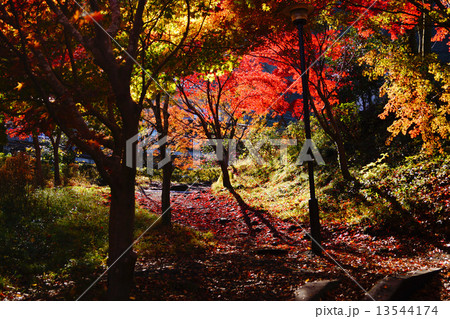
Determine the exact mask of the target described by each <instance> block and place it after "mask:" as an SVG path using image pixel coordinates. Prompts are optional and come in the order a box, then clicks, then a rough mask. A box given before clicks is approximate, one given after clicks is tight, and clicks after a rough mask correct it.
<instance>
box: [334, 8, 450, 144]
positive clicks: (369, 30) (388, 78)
mask: <svg viewBox="0 0 450 319" xmlns="http://www.w3.org/2000/svg"><path fill="white" fill-rule="evenodd" d="M343 5H345V6H346V7H348V8H350V9H351V10H353V13H354V14H361V13H362V12H366V11H367V9H368V8H370V10H369V11H367V17H364V19H361V20H360V21H359V22H358V23H356V24H355V27H356V28H357V30H358V31H359V32H360V33H361V34H362V36H364V37H366V39H367V41H366V43H365V47H366V54H365V55H364V56H363V57H361V60H360V61H361V63H364V64H365V65H366V66H367V69H366V71H365V73H366V75H367V76H369V77H370V78H371V79H377V78H382V79H384V84H383V85H382V87H381V90H380V93H381V95H385V96H386V97H387V99H388V103H387V104H386V105H385V108H384V112H383V113H382V114H380V117H381V118H383V119H385V118H386V117H387V116H388V115H389V114H391V113H393V114H395V116H396V119H395V120H394V122H393V124H392V125H391V126H390V127H389V128H388V130H389V131H390V132H391V133H392V135H391V137H390V138H389V139H388V141H387V143H390V142H391V141H392V139H393V138H394V137H395V136H397V135H399V134H404V135H406V134H409V135H410V136H411V137H413V138H414V137H417V136H421V138H422V140H423V148H424V150H426V152H428V153H431V152H433V151H434V150H436V149H438V150H440V151H441V152H442V147H441V146H442V143H441V141H443V140H445V139H446V138H447V137H448V136H449V133H450V122H449V121H448V115H449V114H450V108H449V99H448V94H449V91H448V88H449V81H450V78H449V74H450V73H449V68H448V65H446V64H444V63H442V62H441V61H440V59H439V57H438V56H437V55H436V54H434V53H433V52H432V43H433V42H444V41H446V42H447V43H446V44H447V46H448V45H449V42H448V34H449V31H450V24H449V23H450V16H449V14H448V9H447V7H448V5H449V3H448V1H408V0H404V1H378V2H377V3H376V4H374V5H373V6H370V4H369V3H368V2H367V1H358V2H353V3H350V2H348V1H344V2H343ZM381 29H384V30H386V31H387V32H385V33H381V32H379V31H380V30H381ZM433 30H435V33H434V35H433V32H434V31H433Z"/></svg>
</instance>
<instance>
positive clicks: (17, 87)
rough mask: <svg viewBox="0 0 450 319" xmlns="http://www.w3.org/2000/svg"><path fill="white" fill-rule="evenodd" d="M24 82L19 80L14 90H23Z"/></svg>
mask: <svg viewBox="0 0 450 319" xmlns="http://www.w3.org/2000/svg"><path fill="white" fill-rule="evenodd" d="M23 85H24V83H23V82H17V86H16V87H15V88H14V90H17V91H20V90H22V87H23Z"/></svg>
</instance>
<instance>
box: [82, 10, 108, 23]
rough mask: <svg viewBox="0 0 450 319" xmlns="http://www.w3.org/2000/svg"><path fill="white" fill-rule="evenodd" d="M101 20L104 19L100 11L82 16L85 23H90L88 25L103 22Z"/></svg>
mask: <svg viewBox="0 0 450 319" xmlns="http://www.w3.org/2000/svg"><path fill="white" fill-rule="evenodd" d="M103 18H104V17H103V14H102V13H101V12H100V11H95V12H92V13H86V14H85V15H84V19H85V20H86V21H87V22H90V23H94V21H95V22H100V21H102V20H103Z"/></svg>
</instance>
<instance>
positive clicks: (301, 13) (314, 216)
mask: <svg viewBox="0 0 450 319" xmlns="http://www.w3.org/2000/svg"><path fill="white" fill-rule="evenodd" d="M289 11H290V15H291V19H292V22H293V23H294V25H295V26H296V27H297V29H298V44H299V50H300V69H301V72H302V88H303V94H302V96H303V121H304V123H305V136H306V140H311V123H310V120H309V105H308V101H309V88H308V72H307V71H306V62H305V44H304V41H303V33H304V32H303V27H304V26H305V24H306V22H307V18H308V13H309V11H310V8H309V7H308V6H302V5H297V6H294V7H292V8H291V9H290V10H289ZM312 158H314V157H312ZM313 165H314V162H313V161H308V176H309V192H310V200H309V222H310V225H311V235H310V236H311V250H312V252H313V253H314V254H316V255H321V254H322V248H321V244H320V243H321V238H320V220H319V204H318V202H317V198H316V190H315V186H314V167H313Z"/></svg>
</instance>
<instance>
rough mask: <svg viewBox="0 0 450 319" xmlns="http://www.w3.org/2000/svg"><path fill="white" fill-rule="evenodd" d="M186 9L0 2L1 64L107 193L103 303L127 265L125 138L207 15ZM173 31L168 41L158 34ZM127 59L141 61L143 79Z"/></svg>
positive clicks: (129, 274) (125, 283) (131, 257)
mask: <svg viewBox="0 0 450 319" xmlns="http://www.w3.org/2000/svg"><path fill="white" fill-rule="evenodd" d="M192 3H193V1H191V0H179V1H178V0H177V1H167V2H165V1H147V0H139V1H134V2H119V1H116V0H110V1H104V2H98V1H90V2H89V4H84V3H83V7H81V8H80V7H79V6H78V4H77V3H75V2H74V3H72V2H65V1H55V0H46V1H21V0H10V1H7V2H2V4H1V5H0V25H1V27H0V39H1V41H2V47H3V51H5V55H2V60H1V63H2V68H3V69H8V70H9V72H8V73H12V74H14V73H17V72H22V71H21V70H23V82H24V83H25V84H26V85H28V86H30V87H33V90H34V92H33V96H34V97H35V98H37V99H39V100H40V101H41V102H42V104H43V105H44V106H45V108H46V110H47V111H48V113H49V114H50V115H51V117H52V118H53V119H54V120H55V122H56V123H57V125H58V126H59V127H60V128H61V130H62V131H63V132H64V134H65V135H67V137H68V138H69V139H70V140H71V141H72V142H73V143H74V144H75V145H76V146H77V148H78V149H80V150H81V151H83V152H85V153H87V154H89V155H90V156H92V158H93V159H94V161H95V163H96V167H97V169H98V171H99V173H100V175H101V176H102V178H103V179H104V180H105V181H106V182H107V183H108V185H109V186H110V188H111V207H110V218H109V252H108V266H109V267H111V268H110V269H109V271H108V295H109V298H110V299H126V298H127V297H128V295H129V293H130V290H131V288H132V282H133V272H134V265H135V260H136V254H135V253H134V252H133V251H132V249H131V248H132V243H133V230H134V211H135V199H134V198H135V196H134V192H135V190H134V184H135V175H136V168H135V167H128V166H127V165H126V161H125V158H126V154H125V152H126V141H127V140H129V139H131V138H133V137H134V136H135V135H136V134H137V133H138V127H139V120H140V117H141V112H142V110H143V108H144V107H145V106H144V101H145V100H146V99H147V98H148V96H147V94H148V93H149V92H150V94H153V93H151V92H154V91H157V90H159V89H160V88H158V84H156V82H158V81H161V80H169V78H164V76H163V75H164V74H165V72H166V71H167V70H168V69H169V70H170V69H171V70H173V69H177V68H182V67H183V66H182V65H179V64H177V63H176V56H177V54H178V53H180V52H181V49H182V48H183V44H184V43H186V41H187V40H188V38H189V37H190V36H192V32H194V35H193V36H195V35H196V34H197V33H198V31H199V30H198V29H195V30H192V29H191V28H190V27H189V22H188V21H189V17H190V16H195V15H196V14H198V15H202V14H204V15H212V14H215V11H214V10H212V6H213V5H214V3H212V2H210V3H208V4H205V3H204V2H198V3H197V2H196V3H195V8H196V10H195V12H194V10H192V7H193V6H192ZM225 20H226V17H225ZM168 21H171V23H168ZM169 27H170V28H171V29H168V28H169ZM173 33H175V34H176V35H177V36H175V37H171V38H168V37H167V36H168V35H170V34H173ZM49 35H51V37H49ZM143 43H144V44H143ZM3 57H5V58H3ZM136 61H140V62H141V61H142V62H143V64H144V69H145V72H144V73H142V71H143V70H142V68H141V67H140V66H138V65H137V64H136ZM169 74H170V73H169ZM138 78H141V79H142V80H137V79H138Z"/></svg>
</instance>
